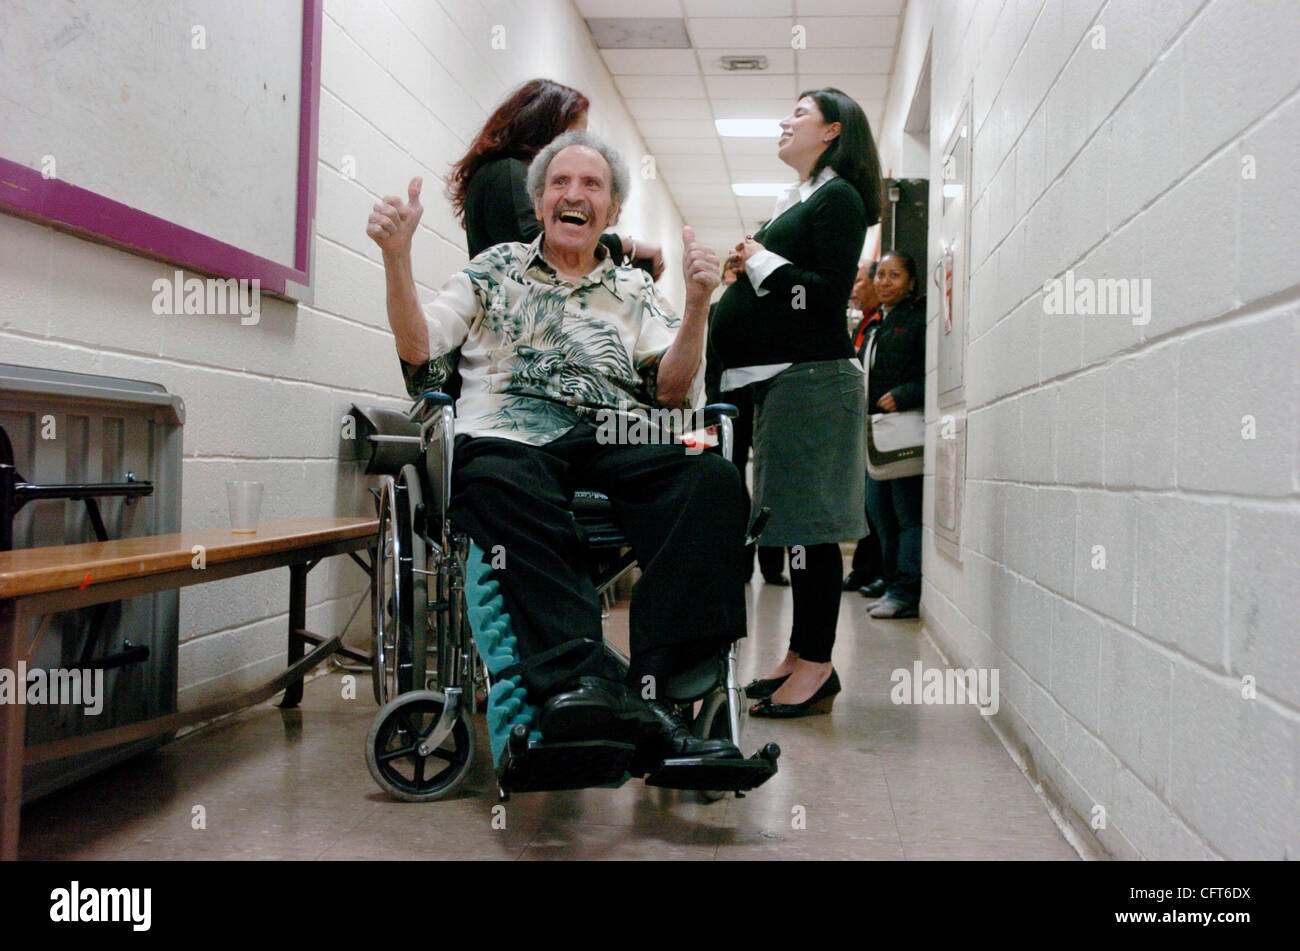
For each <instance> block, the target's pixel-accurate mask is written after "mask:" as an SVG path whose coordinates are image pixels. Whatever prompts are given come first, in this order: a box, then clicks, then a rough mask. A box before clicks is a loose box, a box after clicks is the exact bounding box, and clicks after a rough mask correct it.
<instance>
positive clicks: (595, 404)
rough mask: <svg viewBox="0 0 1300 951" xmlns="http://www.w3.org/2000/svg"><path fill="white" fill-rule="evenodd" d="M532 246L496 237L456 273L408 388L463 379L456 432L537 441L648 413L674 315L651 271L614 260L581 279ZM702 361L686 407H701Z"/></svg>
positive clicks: (437, 303) (602, 259)
mask: <svg viewBox="0 0 1300 951" xmlns="http://www.w3.org/2000/svg"><path fill="white" fill-rule="evenodd" d="M543 237H544V236H543V235H539V236H538V237H537V239H536V240H535V241H533V243H532V244H519V243H515V244H498V245H495V246H493V247H491V248H488V249H487V250H486V251H484V252H482V253H481V254H479V255H478V256H477V257H475V258H474V259H473V260H472V261H470V262H469V264H468V266H466V267H465V269H464V270H462V271H458V272H457V273H456V274H454V275H452V277H451V279H450V280H449V281H448V282H447V283H446V284H445V285H444V286H443V288H442V290H441V291H439V292H438V296H437V297H436V298H435V299H434V301H433V302H432V304H429V305H427V306H426V307H425V309H424V314H425V321H426V323H427V324H428V328H429V353H430V359H429V360H428V361H427V362H426V363H424V364H419V365H417V364H410V363H407V362H406V361H402V373H403V375H404V376H405V378H406V389H407V392H408V393H410V394H411V396H412V397H415V396H418V395H419V394H421V393H423V392H426V391H428V390H442V389H444V388H445V387H446V386H447V383H448V381H449V380H450V379H451V378H452V376H453V374H454V373H456V372H457V371H459V373H460V377H461V392H460V398H459V399H458V400H457V401H456V417H457V419H456V432H457V433H466V434H468V435H471V436H497V437H501V438H504V439H514V440H517V441H519V442H524V443H529V444H531V445H534V446H541V445H545V444H546V443H548V442H551V441H552V440H554V439H558V438H559V437H560V436H562V435H564V434H565V433H566V432H568V431H569V430H570V429H572V428H573V426H574V425H575V424H576V423H578V422H579V421H582V420H586V421H588V422H595V421H597V420H598V419H599V418H600V417H601V415H603V414H602V411H605V413H608V411H610V410H613V411H619V412H623V413H630V414H632V415H634V416H639V417H641V418H646V414H647V411H648V410H649V409H650V408H651V407H653V406H655V405H656V378H657V376H658V373H659V361H660V359H661V358H662V357H663V355H664V352H665V351H666V350H667V349H668V347H669V346H671V345H672V342H673V340H674V339H675V338H676V336H677V326H678V324H679V323H680V319H679V318H678V317H677V316H676V314H674V313H673V310H672V307H671V306H670V305H669V304H668V302H667V301H666V300H664V298H663V297H662V296H660V294H659V291H658V290H657V289H656V288H655V285H654V282H653V281H652V280H651V279H650V276H649V275H648V274H646V273H645V272H644V271H642V270H640V269H639V268H634V267H621V266H617V265H615V264H614V262H613V261H612V260H611V259H610V257H609V255H608V252H607V251H606V250H605V248H603V247H602V246H599V245H598V246H597V250H596V254H597V258H598V262H597V265H596V268H595V269H594V270H593V271H592V272H591V273H590V274H588V275H586V276H585V277H583V278H582V279H581V280H580V281H579V282H578V283H577V284H576V285H574V284H571V283H569V282H568V281H566V280H564V279H562V278H561V277H560V276H559V275H558V274H557V273H556V272H555V269H554V268H553V267H551V265H550V264H549V263H547V261H546V258H545V256H544V255H543V254H542V251H541V244H542V239H543ZM703 394H704V361H703V360H701V361H700V366H699V368H698V370H697V371H696V374H695V379H694V381H693V382H692V384H691V388H690V390H689V393H688V397H687V403H686V405H685V406H683V407H682V408H683V409H688V408H693V407H698V406H700V405H702V397H703Z"/></svg>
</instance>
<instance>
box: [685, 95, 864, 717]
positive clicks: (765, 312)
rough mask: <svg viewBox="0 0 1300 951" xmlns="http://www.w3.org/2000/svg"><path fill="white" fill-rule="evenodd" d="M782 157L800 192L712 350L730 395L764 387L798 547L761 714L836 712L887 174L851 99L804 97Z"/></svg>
mask: <svg viewBox="0 0 1300 951" xmlns="http://www.w3.org/2000/svg"><path fill="white" fill-rule="evenodd" d="M781 128H782V134H781V138H780V140H779V142H778V145H777V155H778V157H779V158H780V159H781V160H782V161H783V162H785V163H786V164H787V165H789V166H790V167H791V168H793V169H794V170H795V171H796V172H798V173H799V178H800V182H799V184H798V186H796V187H795V188H792V189H791V190H790V192H788V193H787V194H786V196H785V197H784V198H782V199H781V200H779V201H778V202H777V206H776V210H775V214H774V215H773V217H772V219H771V220H770V221H769V222H768V223H767V224H766V225H765V226H764V227H763V229H762V230H761V231H759V232H758V234H756V235H754V236H752V237H746V239H745V240H744V241H743V242H741V243H740V244H739V245H737V246H736V249H735V251H734V252H733V254H732V255H731V257H730V258H729V259H728V262H727V263H728V266H729V267H730V268H732V269H735V270H737V271H738V279H737V280H736V282H735V283H734V284H732V285H731V287H730V288H728V290H727V292H726V293H725V294H723V296H722V298H721V300H719V301H718V309H717V312H716V314H715V317H714V321H713V327H712V335H711V340H712V344H713V348H714V350H715V352H716V353H717V355H718V358H719V359H720V360H721V362H722V364H723V366H724V367H726V371H725V373H724V374H723V379H722V384H721V386H722V389H724V390H733V389H737V388H739V387H741V386H749V385H752V386H753V393H754V404H755V421H754V455H755V472H754V495H755V499H754V506H755V508H756V509H758V508H763V507H768V508H770V509H771V510H772V517H771V520H770V521H769V522H768V525H767V528H766V529H765V530H764V532H763V538H762V541H763V543H764V544H767V545H779V546H782V547H786V548H789V549H790V580H791V592H792V598H793V601H794V620H793V624H792V627H791V632H790V648H789V650H788V652H787V653H786V656H785V658H784V659H783V660H782V661H781V663H780V664H778V665H777V666H776V667H775V668H774V669H773V670H772V671H771V672H770V673H769V674H768V675H767V676H766V677H765V678H763V679H761V680H756V681H754V682H753V683H751V684H750V685H749V687H748V691H749V695H750V697H751V698H754V699H757V700H759V701H760V702H759V703H758V705H757V706H755V707H754V708H752V710H751V713H753V714H754V715H756V716H771V717H795V716H803V715H805V714H808V713H816V712H825V711H829V709H830V707H831V704H832V703H833V702H834V699H835V696H836V694H838V693H839V691H840V682H839V676H838V675H837V674H836V673H835V669H834V668H833V667H832V666H831V648H832V647H833V645H834V643H835V625H836V620H837V617H838V615H839V603H840V593H841V579H842V573H843V567H844V562H843V558H842V557H841V555H840V549H839V542H841V541H853V540H855V539H858V538H861V537H862V535H863V534H865V532H866V519H865V506H864V498H863V492H864V486H863V480H862V472H863V471H864V470H865V468H866V462H865V446H864V431H865V424H866V394H865V393H864V391H863V384H862V368H861V365H860V364H859V363H858V362H857V360H856V358H855V356H854V353H853V345H852V343H851V342H850V340H849V335H848V328H847V327H846V326H845V322H844V311H845V306H846V304H847V303H848V298H849V291H850V289H851V288H852V286H853V279H854V276H855V274H856V272H857V268H858V257H859V256H860V255H861V253H862V244H863V240H864V238H865V236H866V231H867V227H868V226H869V225H872V224H874V223H875V222H876V221H878V220H879V218H880V165H879V161H878V159H877V157H876V148H875V144H874V142H873V141H872V138H871V130H870V128H869V127H868V125H867V118H866V116H865V115H864V114H863V112H862V108H861V107H860V106H859V105H858V104H857V103H856V102H854V101H853V100H852V99H850V98H849V97H848V96H846V95H845V94H844V93H842V92H840V91H839V90H838V89H829V88H827V89H817V90H813V91H810V92H805V93H803V94H802V95H801V96H800V97H799V101H798V102H797V103H796V104H795V108H794V110H793V112H792V113H791V114H790V115H789V116H787V117H786V118H785V119H783V120H782V122H781Z"/></svg>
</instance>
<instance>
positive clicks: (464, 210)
mask: <svg viewBox="0 0 1300 951" xmlns="http://www.w3.org/2000/svg"><path fill="white" fill-rule="evenodd" d="M589 106H590V103H589V102H588V100H587V97H586V96H584V95H583V94H582V93H580V92H578V91H577V90H576V89H571V88H570V87H568V86H564V85H561V84H560V83H557V82H553V81H552V80H549V79H532V80H529V81H528V82H526V83H524V84H523V85H522V86H520V87H519V88H518V89H516V90H515V91H514V92H512V93H511V94H510V95H509V97H507V98H506V101H505V102H503V103H501V105H500V106H498V107H497V109H496V111H495V112H493V113H492V115H491V116H489V117H488V120H487V122H486V123H484V125H483V128H482V130H480V132H479V134H478V135H477V136H476V137H475V139H474V143H473V145H471V146H470V149H469V151H468V152H467V153H466V154H465V157H464V158H462V159H461V160H460V161H459V162H457V163H456V164H455V165H453V166H452V169H451V174H450V175H449V176H448V179H447V197H448V198H450V199H451V203H452V207H453V208H455V210H456V216H457V217H458V218H460V220H461V223H462V224H464V226H465V232H466V238H467V240H468V244H469V256H470V257H471V258H472V257H476V256H477V255H478V254H479V252H480V251H483V250H485V249H487V248H490V247H492V245H494V244H503V243H505V242H508V241H523V242H530V241H532V240H533V239H535V238H536V237H537V236H538V235H539V234H540V233H541V231H542V225H541V222H539V221H538V220H537V216H536V214H535V213H534V211H533V196H532V195H530V194H528V186H527V184H526V181H527V178H528V163H529V162H531V161H532V160H533V156H535V155H536V154H537V153H538V152H540V151H541V150H542V149H543V148H544V147H545V146H546V145H548V144H550V142H551V140H553V139H554V138H556V137H557V136H559V135H560V134H562V133H564V132H568V131H569V130H570V129H585V128H587V109H588V107H589ZM600 243H601V244H602V245H603V246H604V247H605V248H606V249H607V250H608V251H609V252H610V253H611V254H613V255H614V257H615V260H616V261H618V262H619V263H625V262H627V263H632V262H634V261H635V262H644V264H645V266H646V267H647V270H650V271H651V272H652V274H653V275H654V277H655V279H656V280H658V278H659V275H660V274H661V273H662V272H663V267H664V262H663V254H662V253H661V252H660V249H659V247H658V246H657V245H653V244H650V243H649V242H647V241H641V240H633V239H631V238H624V237H620V236H619V235H616V234H606V235H602V236H601V239H600Z"/></svg>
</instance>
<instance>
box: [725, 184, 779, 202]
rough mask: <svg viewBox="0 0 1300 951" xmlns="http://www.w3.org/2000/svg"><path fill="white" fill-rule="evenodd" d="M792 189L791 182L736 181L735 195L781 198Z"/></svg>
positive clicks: (733, 189) (732, 187) (733, 192)
mask: <svg viewBox="0 0 1300 951" xmlns="http://www.w3.org/2000/svg"><path fill="white" fill-rule="evenodd" d="M789 190H790V183H789V182H734V183H733V184H732V186H731V192H732V194H733V195H739V196H740V197H741V198H780V197H781V196H782V195H784V194H785V193H786V192H788V191H789Z"/></svg>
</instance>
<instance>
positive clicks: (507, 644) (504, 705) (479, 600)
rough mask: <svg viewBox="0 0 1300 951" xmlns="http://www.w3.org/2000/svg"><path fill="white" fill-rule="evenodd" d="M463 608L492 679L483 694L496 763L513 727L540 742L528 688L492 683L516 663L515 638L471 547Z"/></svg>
mask: <svg viewBox="0 0 1300 951" xmlns="http://www.w3.org/2000/svg"><path fill="white" fill-rule="evenodd" d="M465 606H466V609H467V610H466V613H467V614H468V615H469V626H470V630H471V631H473V633H474V643H475V644H477V645H478V652H479V656H480V657H482V658H483V663H484V664H486V665H487V669H488V673H489V674H491V676H492V680H493V684H492V689H491V690H490V691H489V692H488V706H487V726H488V739H489V741H490V742H491V744H492V762H493V763H494V764H500V762H501V754H502V753H503V752H504V751H505V748H506V739H507V738H508V737H509V736H510V731H511V730H512V729H513V728H514V726H515V725H516V724H522V725H523V726H525V727H526V728H527V729H528V730H529V738H530V739H531V740H534V741H540V739H541V733H539V732H537V731H536V730H535V729H534V728H533V725H534V724H535V723H536V722H537V717H538V714H539V712H540V708H538V707H537V706H535V705H533V704H531V703H529V702H528V689H527V688H526V687H524V686H523V677H522V676H520V675H519V674H515V675H514V676H513V677H504V678H501V679H498V678H497V674H498V673H500V672H501V671H502V670H505V669H506V668H507V667H510V666H512V665H514V664H517V663H518V662H519V654H518V651H517V650H516V644H517V641H518V639H517V638H516V637H515V633H514V630H513V629H512V628H511V626H510V615H509V613H508V612H507V611H506V602H505V597H504V596H503V595H502V594H501V584H500V582H498V581H497V580H496V578H494V577H493V570H492V566H491V565H490V564H489V563H488V561H487V556H486V554H485V553H484V551H483V549H481V548H479V547H478V545H476V544H474V543H473V542H470V546H469V558H468V559H467V564H466V566H465Z"/></svg>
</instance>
